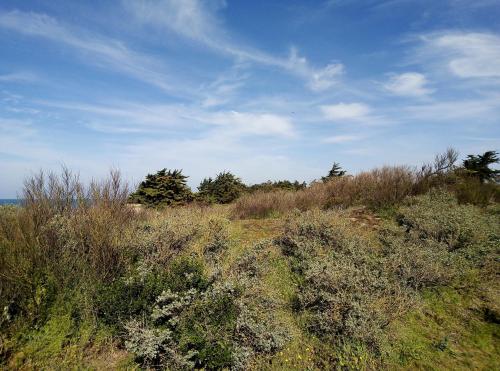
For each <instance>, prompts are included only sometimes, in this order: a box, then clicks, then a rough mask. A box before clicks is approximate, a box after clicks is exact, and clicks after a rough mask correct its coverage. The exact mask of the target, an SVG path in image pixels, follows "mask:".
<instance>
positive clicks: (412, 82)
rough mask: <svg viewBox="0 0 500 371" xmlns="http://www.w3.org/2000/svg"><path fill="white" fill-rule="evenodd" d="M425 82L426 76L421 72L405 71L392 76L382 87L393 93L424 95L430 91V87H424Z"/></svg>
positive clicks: (411, 95) (410, 95)
mask: <svg viewBox="0 0 500 371" xmlns="http://www.w3.org/2000/svg"><path fill="white" fill-rule="evenodd" d="M427 84H428V81H427V78H426V77H425V76H424V75H423V74H421V73H417V72H406V73H402V74H400V75H395V76H392V77H391V78H390V80H389V81H388V82H387V83H386V84H385V85H384V87H385V89H387V90H388V91H390V92H391V93H392V94H395V95H401V96H409V97H424V96H427V95H429V94H430V93H432V89H429V88H427V87H426V85H427Z"/></svg>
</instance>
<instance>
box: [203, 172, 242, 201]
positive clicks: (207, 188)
mask: <svg viewBox="0 0 500 371" xmlns="http://www.w3.org/2000/svg"><path fill="white" fill-rule="evenodd" d="M245 188H246V187H245V185H244V184H243V182H242V181H241V179H240V178H238V177H236V176H235V175H233V174H232V173H230V172H222V173H219V174H217V176H216V177H215V179H212V178H205V179H203V181H202V182H201V183H200V185H199V186H198V195H197V196H198V199H199V200H201V201H205V202H210V203H212V202H215V203H219V204H228V203H230V202H233V201H234V200H236V199H237V198H238V197H239V196H240V195H241V193H243V192H244V191H245Z"/></svg>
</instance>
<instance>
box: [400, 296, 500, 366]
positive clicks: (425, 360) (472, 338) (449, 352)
mask: <svg viewBox="0 0 500 371" xmlns="http://www.w3.org/2000/svg"><path fill="white" fill-rule="evenodd" d="M477 294H478V292H477V291H475V290H473V291H469V292H460V291H459V290H457V289H453V288H440V289H439V290H436V291H428V292H426V293H425V294H424V303H423V305H422V307H421V308H420V309H419V310H417V311H415V312H413V313H411V314H410V315H408V316H407V317H406V318H405V319H404V320H402V321H400V322H398V323H395V324H394V325H393V326H392V327H393V331H394V334H393V336H394V340H393V341H394V345H393V346H392V347H391V349H390V357H391V360H390V362H391V363H392V365H393V366H394V367H397V368H404V369H414V368H418V369H453V370H470V369H476V370H493V369H496V368H497V367H498V360H499V359H500V326H499V324H498V323H491V322H488V321H487V320H486V319H485V316H484V312H483V308H482V303H481V301H480V300H479V299H478V296H477Z"/></svg>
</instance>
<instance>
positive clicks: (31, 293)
mask: <svg viewBox="0 0 500 371" xmlns="http://www.w3.org/2000/svg"><path fill="white" fill-rule="evenodd" d="M495 156H496V154H495V153H494V152H493V153H486V154H484V155H480V156H479V155H478V156H469V157H468V159H467V160H465V161H464V163H463V164H462V165H461V166H457V165H456V161H457V158H458V155H457V154H456V152H455V151H453V150H449V151H447V152H446V153H445V154H443V155H439V156H436V160H435V161H434V163H432V164H427V165H424V166H422V167H421V168H418V169H413V168H410V167H405V166H398V167H384V168H380V169H374V170H371V171H367V172H363V173H359V174H357V175H354V176H350V175H347V174H346V173H345V171H344V170H342V169H341V168H340V165H339V164H336V163H335V164H334V166H333V167H332V170H331V171H330V172H329V173H328V175H327V176H325V177H323V178H322V179H321V180H320V181H317V182H313V183H312V184H309V185H306V184H303V183H300V182H297V181H294V182H292V181H280V182H266V183H263V184H261V185H254V186H246V185H244V184H243V183H242V181H241V180H240V179H239V178H238V177H236V176H234V175H233V174H231V173H229V172H223V173H220V174H219V175H217V176H216V178H215V179H211V178H207V179H205V180H204V181H203V182H202V183H201V184H200V187H199V188H198V190H199V192H197V193H195V192H192V191H191V190H190V189H189V188H188V187H187V185H186V176H184V175H183V174H182V172H181V171H178V170H174V171H169V170H166V169H164V170H161V171H159V172H158V173H156V174H154V175H148V177H147V178H146V180H145V181H144V182H142V183H141V185H140V186H139V188H138V190H136V191H135V192H133V193H131V192H130V190H129V188H128V186H127V185H126V184H124V183H123V181H122V179H121V178H120V174H119V173H118V172H117V171H112V172H111V173H110V175H109V177H108V178H107V179H106V180H104V181H102V182H93V183H91V184H90V185H84V184H83V183H82V182H81V181H80V180H79V179H78V176H77V175H75V174H73V173H72V172H71V171H69V170H67V169H63V171H62V172H61V174H58V175H55V174H44V173H39V174H38V175H35V176H33V177H31V178H29V179H27V180H26V182H25V187H24V193H23V195H22V198H23V205H22V206H21V207H14V206H4V207H1V208H0V305H1V309H2V313H1V318H0V330H1V331H0V368H4V369H124V370H125V369H172V370H183V369H193V368H199V369H235V370H238V369H242V370H246V369H270V370H273V369H286V370H290V369H291V370H294V369H295V370H320V369H339V370H343V369H415V368H417V369H484V370H490V369H495V368H496V367H498V364H499V363H500V339H499V337H500V299H499V298H500V291H499V290H500V289H499V288H500V281H499V277H500V254H499V253H500V251H499V249H500V206H499V204H498V202H499V199H500V197H499V194H500V191H499V186H498V184H497V182H496V181H495V180H496V177H497V176H498V173H496V172H495V170H493V169H491V168H489V166H490V165H491V164H492V163H495V161H496V160H497V158H496V157H495ZM488 161H489V162H488ZM131 203H139V204H141V206H140V207H133V206H132V205H131Z"/></svg>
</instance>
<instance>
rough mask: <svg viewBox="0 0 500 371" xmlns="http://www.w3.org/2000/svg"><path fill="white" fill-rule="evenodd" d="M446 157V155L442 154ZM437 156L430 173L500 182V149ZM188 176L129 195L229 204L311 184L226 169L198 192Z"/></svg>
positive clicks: (161, 201) (159, 177)
mask: <svg viewBox="0 0 500 371" xmlns="http://www.w3.org/2000/svg"><path fill="white" fill-rule="evenodd" d="M441 157H442V158H441ZM441 157H439V156H438V157H436V161H435V163H436V164H435V165H434V166H428V167H426V166H423V167H422V173H424V174H425V176H427V177H431V176H433V175H436V174H439V173H441V172H442V171H443V170H447V171H449V170H454V171H455V172H456V173H457V174H459V175H461V176H466V177H469V178H473V179H477V180H478V181H479V182H480V183H492V182H493V183H498V182H499V180H500V179H499V177H500V176H499V174H500V171H499V170H496V169H492V168H491V167H490V166H491V165H493V164H496V163H498V162H499V161H500V159H499V157H498V153H497V152H496V151H487V152H485V153H483V154H482V155H468V156H467V158H466V159H465V160H464V161H463V163H462V166H459V167H455V166H454V163H455V162H456V160H457V158H458V153H457V152H456V151H454V150H452V149H450V150H448V151H447V152H446V154H445V155H442V156H441ZM346 174H347V172H346V171H345V170H343V169H342V167H341V166H340V164H339V163H337V162H334V163H333V165H332V168H331V169H330V170H329V172H328V174H327V175H326V176H324V177H321V181H322V182H329V181H331V180H333V179H335V178H338V177H342V176H345V175H346ZM187 178H188V176H186V175H184V174H182V170H167V169H166V168H165V169H162V170H159V171H158V172H156V174H148V175H147V176H146V179H145V180H144V181H142V182H141V183H140V184H139V186H138V188H137V190H136V191H135V192H134V193H132V194H131V195H130V197H129V201H130V202H131V203H139V204H143V205H147V206H177V205H185V204H187V203H190V202H193V201H196V202H203V203H218V204H228V203H231V202H233V201H234V200H236V199H237V198H238V197H240V196H241V195H242V194H243V193H252V192H258V191H273V190H286V191H298V190H301V189H305V188H307V186H308V185H307V183H306V182H299V181H297V180H295V181H289V180H280V181H270V180H269V181H267V182H264V183H259V184H253V185H245V184H244V183H243V181H242V180H241V179H240V178H239V177H237V176H235V175H234V174H232V173H231V172H229V171H223V172H221V173H219V174H217V175H216V176H215V178H211V177H209V178H205V179H203V180H202V181H201V183H200V185H199V186H198V192H192V191H191V189H190V188H189V186H188V185H187Z"/></svg>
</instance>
